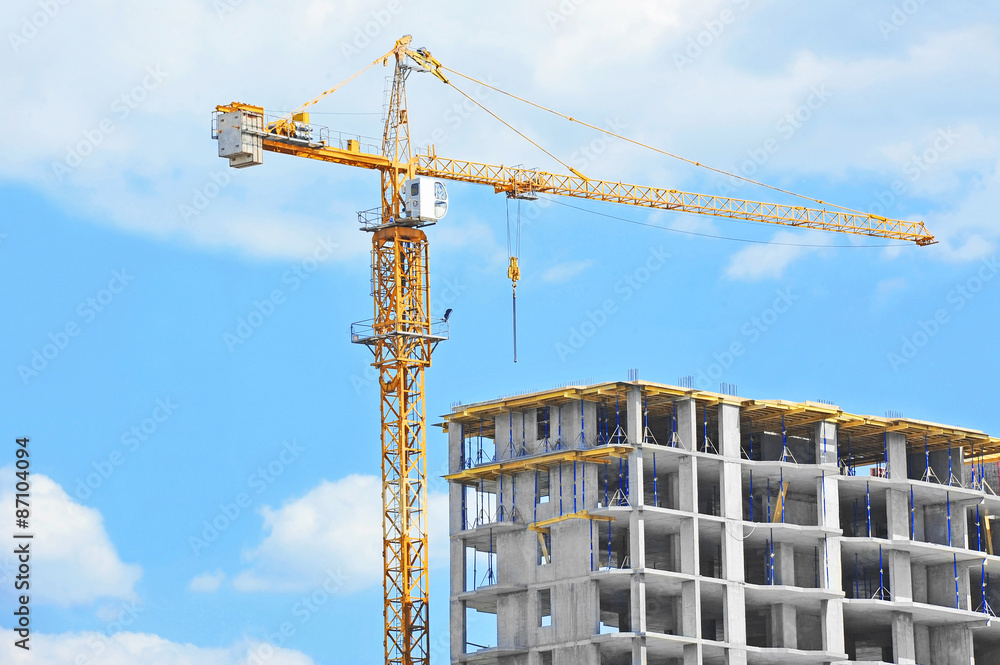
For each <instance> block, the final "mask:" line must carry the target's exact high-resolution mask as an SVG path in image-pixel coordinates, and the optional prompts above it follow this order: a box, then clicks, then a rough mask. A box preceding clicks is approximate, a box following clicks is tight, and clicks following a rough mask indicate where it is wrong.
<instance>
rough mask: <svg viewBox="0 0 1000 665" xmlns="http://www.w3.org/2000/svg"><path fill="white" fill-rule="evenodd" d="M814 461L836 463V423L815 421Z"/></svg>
mask: <svg viewBox="0 0 1000 665" xmlns="http://www.w3.org/2000/svg"><path fill="white" fill-rule="evenodd" d="M816 463H817V464H836V463H837V425H836V424H834V423H826V422H820V423H816Z"/></svg>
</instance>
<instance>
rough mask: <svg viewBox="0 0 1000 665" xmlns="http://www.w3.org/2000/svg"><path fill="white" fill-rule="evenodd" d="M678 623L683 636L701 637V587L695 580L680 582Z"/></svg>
mask: <svg viewBox="0 0 1000 665" xmlns="http://www.w3.org/2000/svg"><path fill="white" fill-rule="evenodd" d="M679 623H680V629H681V635H683V636H684V637H701V589H700V588H699V584H698V582H697V581H696V580H690V581H685V582H681V616H680V622H679ZM685 660H686V654H685Z"/></svg>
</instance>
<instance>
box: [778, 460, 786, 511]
mask: <svg viewBox="0 0 1000 665" xmlns="http://www.w3.org/2000/svg"><path fill="white" fill-rule="evenodd" d="M778 471H779V475H778V495H779V496H781V523H782V524H784V523H785V496H782V492H785V467H781V469H779V470H778Z"/></svg>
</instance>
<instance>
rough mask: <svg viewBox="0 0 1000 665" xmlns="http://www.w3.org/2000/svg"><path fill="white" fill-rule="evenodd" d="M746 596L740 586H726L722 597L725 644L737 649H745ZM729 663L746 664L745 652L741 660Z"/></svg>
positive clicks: (731, 584)
mask: <svg viewBox="0 0 1000 665" xmlns="http://www.w3.org/2000/svg"><path fill="white" fill-rule="evenodd" d="M745 600H746V594H745V593H744V589H743V585H742V584H733V583H730V584H727V585H726V589H725V591H724V593H723V596H722V614H723V617H724V619H725V630H726V642H728V643H729V644H732V645H733V646H737V647H745V646H746V643H747V623H746V602H745ZM728 662H730V663H736V662H742V663H745V662H746V651H743V656H742V660H740V659H736V660H730V661H728Z"/></svg>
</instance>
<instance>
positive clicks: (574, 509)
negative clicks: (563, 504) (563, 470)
mask: <svg viewBox="0 0 1000 665" xmlns="http://www.w3.org/2000/svg"><path fill="white" fill-rule="evenodd" d="M573 512H574V513H575V512H577V509H576V460H573Z"/></svg>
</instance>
